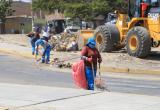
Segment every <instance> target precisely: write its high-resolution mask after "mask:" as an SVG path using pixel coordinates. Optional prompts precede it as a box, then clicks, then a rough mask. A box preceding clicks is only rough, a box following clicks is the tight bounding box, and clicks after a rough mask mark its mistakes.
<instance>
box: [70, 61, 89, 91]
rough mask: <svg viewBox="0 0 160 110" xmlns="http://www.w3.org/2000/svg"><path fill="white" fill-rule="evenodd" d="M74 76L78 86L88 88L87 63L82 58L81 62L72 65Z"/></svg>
mask: <svg viewBox="0 0 160 110" xmlns="http://www.w3.org/2000/svg"><path fill="white" fill-rule="evenodd" d="M72 76H73V80H74V83H75V84H76V86H78V87H80V88H83V89H87V87H88V86H87V80H86V76H85V65H84V61H83V60H80V61H79V62H77V63H75V64H73V65H72Z"/></svg>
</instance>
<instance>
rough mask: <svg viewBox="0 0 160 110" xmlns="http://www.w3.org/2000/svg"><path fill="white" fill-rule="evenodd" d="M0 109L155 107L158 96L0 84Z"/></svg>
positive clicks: (122, 109) (159, 104) (147, 109)
mask: <svg viewBox="0 0 160 110" xmlns="http://www.w3.org/2000/svg"><path fill="white" fill-rule="evenodd" d="M0 91H1V92H0V108H1V109H2V108H3V109H2V110H4V109H9V110H159V109H160V98H159V97H153V96H145V95H136V94H123V93H114V92H98V91H95V92H93V91H86V90H80V89H69V88H58V87H44V86H33V85H17V84H5V83H1V84H0Z"/></svg>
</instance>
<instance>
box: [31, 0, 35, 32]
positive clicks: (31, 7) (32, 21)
mask: <svg viewBox="0 0 160 110" xmlns="http://www.w3.org/2000/svg"><path fill="white" fill-rule="evenodd" d="M32 3H33V0H31V17H32V31H34V30H33V27H34V16H33V8H32Z"/></svg>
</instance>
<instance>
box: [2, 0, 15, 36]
mask: <svg viewBox="0 0 160 110" xmlns="http://www.w3.org/2000/svg"><path fill="white" fill-rule="evenodd" d="M11 3H12V1H11V0H1V1H0V33H2V34H3V33H5V21H6V16H8V15H11V14H12V12H13V10H12V9H11Z"/></svg>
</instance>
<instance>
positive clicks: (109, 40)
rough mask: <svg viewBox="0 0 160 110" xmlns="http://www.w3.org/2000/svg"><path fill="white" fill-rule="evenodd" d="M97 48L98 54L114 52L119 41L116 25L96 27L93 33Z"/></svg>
mask: <svg viewBox="0 0 160 110" xmlns="http://www.w3.org/2000/svg"><path fill="white" fill-rule="evenodd" d="M94 36H95V40H96V43H97V48H98V49H99V51H100V52H111V51H114V50H116V46H117V44H118V42H119V41H120V33H119V30H118V29H117V27H116V25H111V24H108V25H103V26H99V27H97V29H96V30H95V33H94Z"/></svg>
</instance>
